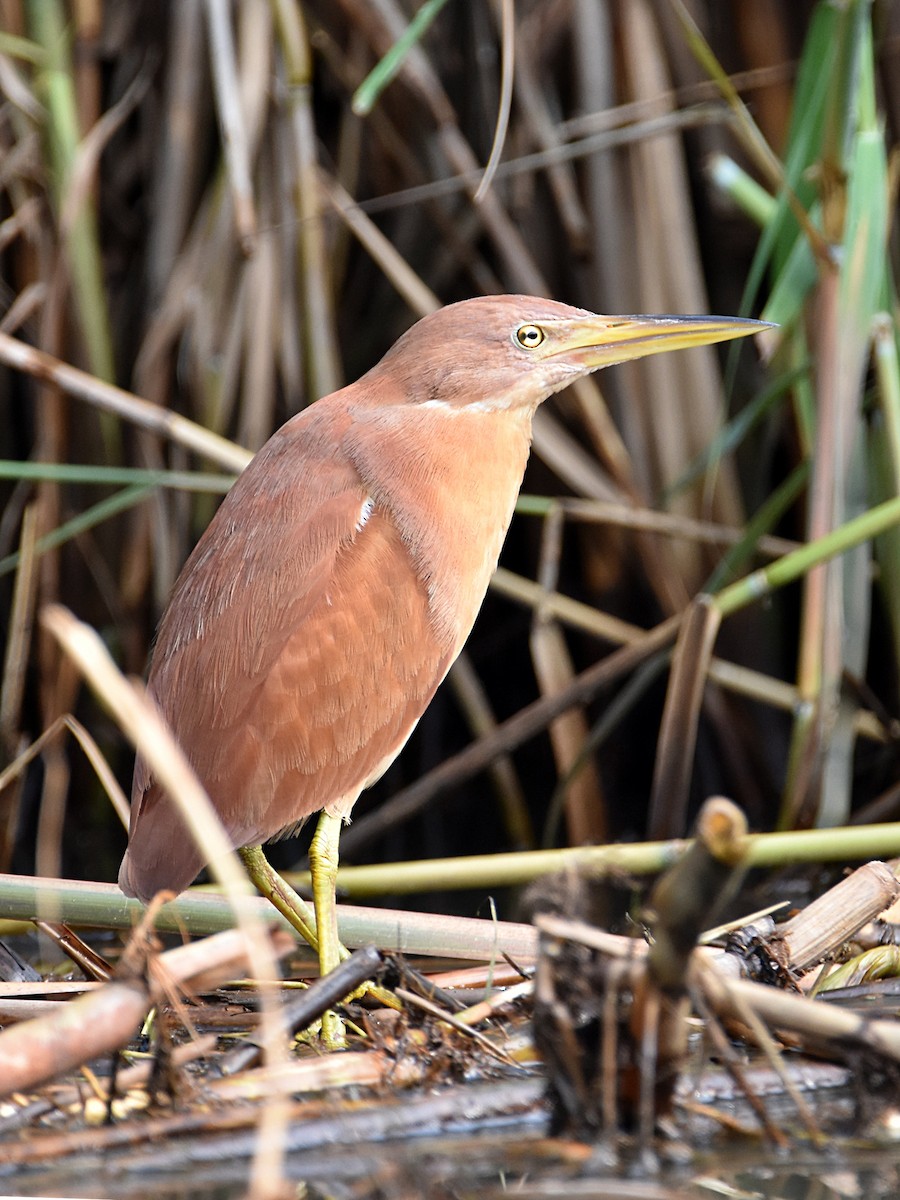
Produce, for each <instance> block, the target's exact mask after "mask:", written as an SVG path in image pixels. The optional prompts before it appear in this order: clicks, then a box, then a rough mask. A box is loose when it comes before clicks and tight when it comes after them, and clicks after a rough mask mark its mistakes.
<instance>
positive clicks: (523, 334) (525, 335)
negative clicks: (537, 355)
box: [515, 325, 544, 350]
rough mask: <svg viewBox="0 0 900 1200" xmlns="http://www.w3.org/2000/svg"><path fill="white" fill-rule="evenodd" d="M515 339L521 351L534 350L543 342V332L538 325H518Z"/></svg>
mask: <svg viewBox="0 0 900 1200" xmlns="http://www.w3.org/2000/svg"><path fill="white" fill-rule="evenodd" d="M515 339H516V342H517V344H518V345H520V346H521V347H522V349H523V350H535V349H537V347H538V346H539V345H540V344H541V342H542V341H543V340H544V331H543V329H541V327H540V326H539V325H520V326H519V328H518V329H517V330H516V333H515Z"/></svg>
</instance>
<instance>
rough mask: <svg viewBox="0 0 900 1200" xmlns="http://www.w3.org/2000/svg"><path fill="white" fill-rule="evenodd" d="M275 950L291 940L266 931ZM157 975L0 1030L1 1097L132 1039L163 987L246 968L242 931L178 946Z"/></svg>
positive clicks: (114, 983) (115, 983)
mask: <svg viewBox="0 0 900 1200" xmlns="http://www.w3.org/2000/svg"><path fill="white" fill-rule="evenodd" d="M273 936H274V937H275V938H276V939H277V940H276V941H275V946H276V950H277V951H279V952H281V953H286V952H288V951H289V950H290V949H292V948H293V945H294V942H293V940H292V939H290V938H288V937H287V936H285V935H273ZM159 965H160V966H161V967H162V968H163V969H164V974H163V972H155V973H154V975H155V978H154V979H153V980H152V981H151V982H149V983H148V982H145V981H144V980H143V979H142V978H141V977H139V976H133V977H130V978H129V979H128V980H127V981H126V980H120V979H114V980H111V981H110V982H109V983H106V984H104V985H103V987H101V988H99V989H97V990H96V991H93V992H91V993H89V994H88V995H85V996H80V997H79V998H78V999H77V1000H72V1001H71V1002H69V1003H68V1004H66V1006H65V1008H64V1009H62V1010H61V1011H57V1012H54V1013H49V1014H48V1015H47V1016H44V1017H36V1018H35V1019H34V1020H32V1021H26V1022H23V1023H22V1024H19V1025H14V1026H13V1027H12V1028H10V1029H6V1030H4V1031H3V1032H2V1033H0V1096H7V1095H9V1094H10V1093H11V1092H18V1091H26V1090H27V1089H29V1088H33V1087H37V1086H39V1085H40V1084H42V1083H46V1082H47V1081H48V1080H51V1079H54V1078H55V1077H56V1076H57V1075H60V1074H62V1073H63V1072H65V1071H70V1070H72V1069H73V1068H75V1067H77V1066H79V1065H80V1064H81V1063H85V1062H88V1061H89V1060H90V1059H92V1058H96V1057H97V1056H99V1055H102V1054H107V1053H111V1052H112V1051H113V1050H117V1049H119V1048H120V1047H121V1046H123V1045H124V1044H125V1043H126V1042H128V1041H129V1039H130V1038H131V1037H133V1036H134V1032H135V1030H136V1029H137V1028H138V1026H139V1025H140V1023H141V1021H142V1020H143V1019H144V1017H145V1016H146V1015H147V1013H148V1012H149V1011H150V1009H151V1008H152V1007H153V1005H154V1004H158V1003H160V1002H161V1001H162V1000H164V999H165V993H164V988H163V986H162V984H161V983H159V982H156V980H158V979H161V978H163V977H164V978H165V979H166V984H167V986H171V985H174V984H182V985H186V984H188V983H190V982H192V981H196V980H198V979H199V978H202V980H203V985H204V986H209V985H210V983H211V981H212V980H213V979H214V978H216V979H217V980H218V981H219V982H221V981H223V980H225V979H228V978H230V977H232V976H234V974H235V973H236V972H241V971H244V970H246V965H247V947H246V941H245V938H244V935H243V933H241V932H240V931H238V930H229V931H227V932H225V933H220V934H217V935H215V936H214V937H210V938H206V939H204V940H203V941H200V942H192V943H191V944H189V945H187V946H178V947H176V949H174V950H169V951H168V952H167V953H166V954H163V955H161V956H160V958H159Z"/></svg>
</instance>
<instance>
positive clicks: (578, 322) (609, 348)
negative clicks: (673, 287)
mask: <svg viewBox="0 0 900 1200" xmlns="http://www.w3.org/2000/svg"><path fill="white" fill-rule="evenodd" d="M544 328H545V329H547V330H548V331H550V330H551V329H552V332H551V336H550V337H549V338H548V339H547V342H546V343H545V345H544V346H542V347H541V348H540V349H541V350H544V355H543V357H545V358H547V359H553V358H556V357H558V356H560V355H565V356H566V358H568V359H569V360H570V361H572V362H576V363H578V364H579V365H580V366H583V367H585V368H586V369H587V370H591V371H592V370H595V369H596V368H597V367H606V366H610V365H611V364H612V363H620V362H627V361H628V360H629V359H632V358H644V357H645V356H646V355H648V354H661V353H663V351H667V350H684V349H687V348H688V347H690V346H705V345H707V344H708V343H710V342H725V341H728V340H729V339H731V338H740V337H747V336H748V335H749V334H751V333H759V332H760V331H761V330H763V329H770V328H771V326H770V325H769V324H768V323H767V322H765V321H751V320H749V319H747V318H744V317H681V316H659V317H656V316H654V317H646V316H635V317H601V316H588V317H574V318H567V319H564V320H561V321H553V322H548V323H547V324H546V325H545V326H544Z"/></svg>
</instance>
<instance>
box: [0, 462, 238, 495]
mask: <svg viewBox="0 0 900 1200" xmlns="http://www.w3.org/2000/svg"><path fill="white" fill-rule="evenodd" d="M236 478H237V476H236V475H214V474H211V473H209V472H206V471H154V470H145V469H143V468H141V467H106V466H101V465H99V464H95V463H47V462H20V461H19V460H17V459H0V479H28V480H32V481H37V480H49V481H50V482H52V483H87V484H96V485H97V486H98V487H109V486H111V485H112V486H121V485H125V486H129V485H138V486H141V487H167V488H174V489H176V490H180V491H185V492H212V493H213V494H214V495H218V494H221V493H224V492H227V491H228V489H229V488H230V487H231V485H232V484H233V483H234V481H235V479H236Z"/></svg>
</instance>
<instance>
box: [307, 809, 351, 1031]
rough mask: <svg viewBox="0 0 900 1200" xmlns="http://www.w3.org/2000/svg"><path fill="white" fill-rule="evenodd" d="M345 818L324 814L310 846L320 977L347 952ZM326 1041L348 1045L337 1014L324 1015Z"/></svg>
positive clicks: (328, 1013) (323, 1028) (310, 870)
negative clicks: (340, 897) (342, 884)
mask: <svg viewBox="0 0 900 1200" xmlns="http://www.w3.org/2000/svg"><path fill="white" fill-rule="evenodd" d="M340 836H341V818H340V817H332V816H330V815H329V814H328V813H327V812H323V813H322V815H321V816H320V817H319V821H318V824H317V825H316V832H315V833H314V834H313V838H312V841H311V842H310V844H309V873H310V876H311V878H312V893H313V904H314V905H315V909H316V929H317V931H318V935H319V973H320V974H321V975H327V974H328V972H329V971H333V970H334V968H335V967H336V966H337V965H338V964H339V963H340V961H341V957H342V953H341V952H342V951H343V955H346V953H347V951H346V950H344V947H343V946H342V945H341V942H340V938H339V937H338V924H337V898H336V889H337V869H338V841H339V839H340ZM322 1038H323V1040H324V1041H325V1043H326V1044H327V1045H330V1046H335V1047H337V1046H342V1045H345V1044H346V1035H345V1033H344V1022H343V1021H342V1020H341V1018H340V1016H339V1015H338V1014H337V1013H336V1012H333V1011H332V1012H327V1013H323V1014H322Z"/></svg>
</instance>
